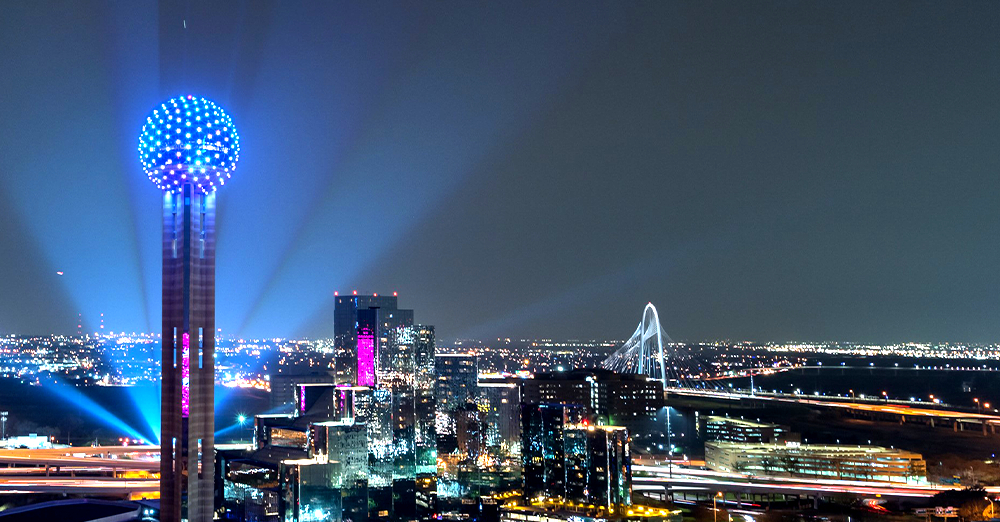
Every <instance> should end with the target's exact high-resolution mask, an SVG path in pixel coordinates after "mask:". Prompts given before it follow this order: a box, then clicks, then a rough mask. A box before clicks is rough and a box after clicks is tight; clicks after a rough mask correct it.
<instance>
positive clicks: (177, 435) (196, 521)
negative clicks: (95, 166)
mask: <svg viewBox="0 0 1000 522" xmlns="http://www.w3.org/2000/svg"><path fill="white" fill-rule="evenodd" d="M162 349H163V352H162V353H163V357H162V385H163V393H162V398H161V413H160V415H161V430H162V431H161V436H160V451H161V456H160V506H161V507H160V509H161V512H160V517H161V518H160V520H161V521H163V522H180V520H181V518H186V519H187V520H189V521H191V522H208V521H211V520H212V518H213V511H214V506H213V501H214V488H213V476H214V473H215V436H214V433H215V412H214V406H215V398H214V395H215V389H214V384H215V357H214V356H215V194H214V193H209V194H203V193H201V191H199V190H196V189H194V187H193V186H192V185H191V184H190V183H186V184H184V185H183V186H182V188H181V192H180V193H177V192H166V193H164V196H163V348H162ZM185 496H186V497H187V502H186V504H187V515H186V516H184V513H183V505H184V498H185Z"/></svg>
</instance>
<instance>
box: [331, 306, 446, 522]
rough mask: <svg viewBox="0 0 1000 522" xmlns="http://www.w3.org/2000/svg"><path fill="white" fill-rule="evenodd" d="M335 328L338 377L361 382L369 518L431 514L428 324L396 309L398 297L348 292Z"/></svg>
mask: <svg viewBox="0 0 1000 522" xmlns="http://www.w3.org/2000/svg"><path fill="white" fill-rule="evenodd" d="M334 330H335V335H336V344H337V350H338V359H337V361H338V362H337V365H336V366H337V369H336V373H337V376H338V380H340V381H347V382H353V383H355V384H357V385H358V386H359V391H358V392H357V393H355V394H354V401H355V414H356V416H357V419H358V420H359V421H360V422H364V423H365V424H366V426H367V430H368V433H367V435H368V454H369V459H368V460H369V470H368V498H369V504H370V509H369V512H368V518H369V520H371V521H401V520H406V521H409V520H429V519H430V518H431V517H432V516H433V514H434V499H435V495H434V491H435V486H436V481H435V475H434V472H435V471H436V452H435V451H434V449H433V446H431V445H430V443H429V439H428V432H429V431H430V430H431V429H432V428H431V426H432V425H433V421H434V417H433V411H434V410H433V404H434V395H433V394H434V387H433V384H434V380H433V376H434V373H433V361H434V328H433V327H431V326H424V325H420V326H414V324H413V311H412V310H400V309H398V307H397V298H396V296H391V297H390V296H383V297H379V296H376V295H371V296H357V295H352V296H343V297H342V296H338V297H337V300H336V317H335V326H334ZM362 387H363V391H361V390H362ZM430 440H433V439H430Z"/></svg>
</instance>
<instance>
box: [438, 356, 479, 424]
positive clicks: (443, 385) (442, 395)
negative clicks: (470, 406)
mask: <svg viewBox="0 0 1000 522" xmlns="http://www.w3.org/2000/svg"><path fill="white" fill-rule="evenodd" d="M434 372H435V374H436V375H437V384H436V388H437V392H436V394H435V397H436V399H437V404H438V411H439V412H448V411H452V410H455V409H456V408H458V407H460V406H463V405H465V403H466V402H469V401H473V402H474V401H475V400H476V398H477V393H478V392H479V389H478V386H477V384H478V380H479V369H478V367H477V365H476V356H475V355H474V354H467V353H442V354H438V355H437V358H436V360H435V364H434Z"/></svg>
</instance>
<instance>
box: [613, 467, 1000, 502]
mask: <svg viewBox="0 0 1000 522" xmlns="http://www.w3.org/2000/svg"><path fill="white" fill-rule="evenodd" d="M632 473H633V476H632V484H633V489H635V490H636V491H651V492H663V491H664V488H665V487H667V486H669V487H670V489H671V490H673V491H676V492H689V493H702V494H704V493H709V494H711V493H713V492H717V491H722V492H731V493H746V494H776V495H799V496H803V497H809V496H817V495H818V496H827V495H833V494H842V493H847V494H854V495H861V496H865V495H870V496H876V495H879V496H881V497H884V498H899V499H902V498H926V497H931V496H934V495H935V494H937V493H939V492H941V491H947V490H953V489H962V488H961V487H960V486H943V485H937V484H901V483H891V482H869V481H857V480H833V479H819V478H817V479H803V478H788V477H751V476H749V475H743V474H739V473H723V472H718V471H711V470H706V469H698V468H690V467H684V466H677V465H675V466H673V473H672V476H671V470H670V469H669V468H668V467H667V466H665V465H663V466H643V465H638V466H632ZM986 490H987V491H988V492H989V493H993V494H998V493H1000V487H989V488H986Z"/></svg>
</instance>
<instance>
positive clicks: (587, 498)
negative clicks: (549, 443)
mask: <svg viewBox="0 0 1000 522" xmlns="http://www.w3.org/2000/svg"><path fill="white" fill-rule="evenodd" d="M563 437H564V440H563V448H564V449H563V451H564V453H565V472H566V497H565V500H566V501H568V502H574V503H576V504H587V505H595V506H602V507H603V508H604V510H605V512H606V513H615V514H619V515H621V514H623V513H622V511H623V508H626V507H627V506H631V505H632V459H631V455H630V452H629V441H628V430H627V429H626V428H624V427H621V426H593V425H588V426H582V425H575V426H571V427H568V428H566V429H565V430H564V431H563Z"/></svg>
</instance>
